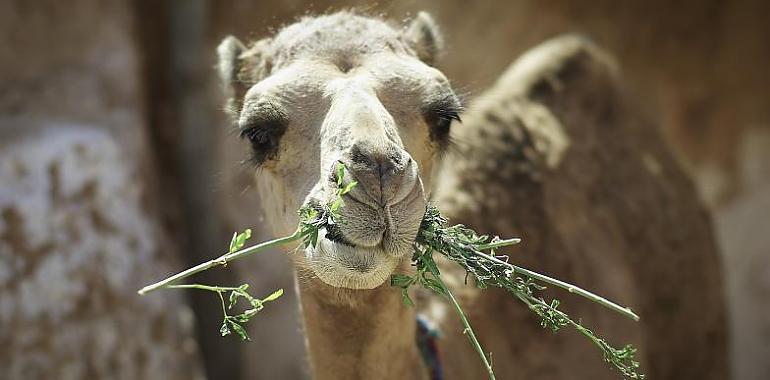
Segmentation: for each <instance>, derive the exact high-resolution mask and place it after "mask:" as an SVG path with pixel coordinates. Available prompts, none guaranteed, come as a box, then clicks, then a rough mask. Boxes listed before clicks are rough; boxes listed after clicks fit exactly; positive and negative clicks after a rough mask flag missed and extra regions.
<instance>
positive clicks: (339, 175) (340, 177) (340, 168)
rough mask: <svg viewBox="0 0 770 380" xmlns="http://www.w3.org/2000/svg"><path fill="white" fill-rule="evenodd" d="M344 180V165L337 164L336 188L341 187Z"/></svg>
mask: <svg viewBox="0 0 770 380" xmlns="http://www.w3.org/2000/svg"><path fill="white" fill-rule="evenodd" d="M344 180H345V165H344V164H343V163H342V162H338V163H337V187H342V182H343V181H344Z"/></svg>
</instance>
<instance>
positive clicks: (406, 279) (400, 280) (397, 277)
mask: <svg viewBox="0 0 770 380" xmlns="http://www.w3.org/2000/svg"><path fill="white" fill-rule="evenodd" d="M413 283H414V278H413V277H411V276H407V275H405V274H394V275H392V276H390V286H396V287H399V288H408V287H409V286H411V285H412V284H413Z"/></svg>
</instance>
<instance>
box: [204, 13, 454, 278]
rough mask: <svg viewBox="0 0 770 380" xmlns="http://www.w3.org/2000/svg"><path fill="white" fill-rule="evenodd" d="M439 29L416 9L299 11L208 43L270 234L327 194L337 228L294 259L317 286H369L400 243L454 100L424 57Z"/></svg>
mask: <svg viewBox="0 0 770 380" xmlns="http://www.w3.org/2000/svg"><path fill="white" fill-rule="evenodd" d="M441 41H442V39H441V36H440V35H439V33H438V31H437V28H436V26H435V24H434V22H433V20H432V19H431V17H430V16H429V15H427V14H425V13H420V14H419V15H418V16H417V17H416V18H415V19H414V20H413V21H411V23H410V24H409V25H406V26H404V27H399V26H394V25H391V24H388V23H386V22H385V21H382V20H379V19H376V18H370V17H363V16H359V15H356V14H353V13H350V12H340V13H335V14H331V15H325V16H320V17H312V18H310V17H309V18H305V19H302V20H300V21H299V22H297V23H295V24H292V25H289V26H287V27H285V28H283V29H282V30H280V31H279V32H278V33H277V34H276V35H275V36H273V37H270V38H266V39H263V40H260V41H257V42H255V43H253V44H252V45H251V46H249V47H247V46H245V45H243V44H242V43H240V42H239V41H238V40H237V39H235V38H234V37H227V38H226V39H225V40H224V41H223V42H222V43H221V44H220V46H219V48H218V54H219V70H220V75H221V77H222V79H223V81H224V82H225V85H226V87H227V88H228V89H229V92H230V95H231V98H230V100H229V101H228V109H229V110H230V111H231V112H232V116H233V119H234V120H235V121H237V125H238V129H239V133H240V135H241V136H242V137H243V139H244V140H245V141H246V142H247V143H248V144H250V145H251V150H252V158H251V162H252V163H253V165H254V166H255V168H256V169H255V176H256V183H257V188H258V191H259V194H260V197H261V202H262V205H263V208H264V211H265V214H266V217H267V219H268V223H269V224H270V225H271V226H272V228H273V232H274V233H276V234H287V233H291V232H293V231H294V230H295V229H296V226H297V222H298V215H297V210H298V209H299V208H300V207H301V206H303V205H308V204H311V205H312V204H324V203H327V202H330V200H332V199H334V197H335V194H336V190H337V188H338V170H337V167H338V164H339V163H342V164H344V166H345V167H346V169H347V170H346V171H345V173H344V175H343V178H342V182H343V185H344V184H347V183H349V182H350V181H357V182H358V185H357V186H355V187H354V188H353V190H352V191H351V192H350V193H348V194H346V195H344V198H343V201H344V205H343V206H342V208H341V210H340V218H339V220H338V221H337V222H338V223H337V228H336V230H335V231H334V232H333V233H325V234H323V235H324V236H321V238H319V243H318V245H317V246H316V247H315V248H308V249H306V251H305V254H304V255H296V256H299V257H298V258H297V259H296V264H297V265H298V266H299V267H300V268H302V269H307V270H310V271H311V272H312V274H314V275H315V276H317V277H318V278H319V279H321V280H322V281H323V282H325V283H326V284H328V285H331V286H334V287H338V288H350V289H372V288H375V287H377V286H379V285H381V284H382V283H383V282H384V281H385V280H386V279H387V278H388V277H389V275H390V274H391V273H392V272H393V271H394V270H395V269H396V268H397V266H398V265H399V263H401V262H402V261H403V259H404V257H406V256H408V255H409V254H410V253H411V251H412V250H411V245H412V243H413V241H414V239H415V237H416V234H417V231H418V228H419V226H420V222H421V219H422V216H423V214H424V212H425V205H426V196H427V194H426V189H430V182H431V172H432V170H433V167H434V160H435V159H436V157H437V156H438V154H439V153H440V152H441V150H442V149H443V147H444V146H445V145H446V144H447V142H448V137H449V126H450V124H451V122H452V120H454V119H458V113H459V111H460V103H459V101H458V98H457V96H456V95H455V93H454V92H453V91H452V88H451V87H450V85H449V82H448V81H447V79H446V78H445V77H444V75H443V74H442V73H441V72H440V71H438V70H437V69H435V68H434V67H432V64H433V63H434V61H435V59H436V56H437V54H438V53H439V51H440V48H441Z"/></svg>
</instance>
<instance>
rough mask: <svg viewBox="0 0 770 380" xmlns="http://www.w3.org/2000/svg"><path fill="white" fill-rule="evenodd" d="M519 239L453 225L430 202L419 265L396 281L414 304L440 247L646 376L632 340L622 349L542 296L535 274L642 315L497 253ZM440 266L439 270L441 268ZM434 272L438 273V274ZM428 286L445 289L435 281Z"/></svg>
mask: <svg viewBox="0 0 770 380" xmlns="http://www.w3.org/2000/svg"><path fill="white" fill-rule="evenodd" d="M503 242H504V243H503ZM517 242H518V241H517V240H516V239H508V240H505V241H503V240H500V239H499V238H498V237H494V238H491V239H490V238H489V237H488V236H483V235H482V236H479V235H477V234H476V232H475V231H473V230H471V229H469V228H466V227H465V226H463V225H454V226H449V225H448V220H447V219H446V218H444V217H443V216H441V214H440V213H439V211H438V209H437V208H435V207H434V206H430V205H429V206H428V208H427V210H426V213H425V216H424V217H423V222H422V225H421V226H420V232H419V233H418V236H417V239H416V241H415V254H414V256H413V258H412V260H413V264H414V265H415V266H416V267H417V275H415V277H409V276H403V275H395V276H394V278H395V280H393V279H391V284H392V285H394V286H398V287H401V288H402V291H403V294H404V299H405V303H406V304H407V305H409V304H412V302H411V300H407V299H408V294H407V288H408V287H409V286H410V285H412V284H415V283H420V284H422V285H423V286H426V284H428V282H426V281H422V280H420V279H419V278H416V277H420V276H424V273H425V272H426V271H427V272H429V273H434V269H433V267H435V263H434V262H433V259H432V258H430V259H428V258H427V257H428V256H429V255H430V254H432V253H433V252H434V251H435V252H439V253H441V254H443V255H444V256H446V257H447V258H448V259H450V260H451V261H453V262H455V263H456V264H458V265H460V266H461V267H462V268H463V269H465V271H466V272H467V273H469V274H470V275H472V276H473V278H474V279H475V284H476V286H477V287H479V288H481V289H484V288H487V287H488V286H496V287H499V288H503V289H505V290H507V291H509V292H510V293H511V294H512V295H513V296H514V297H516V298H517V299H519V300H520V301H522V302H523V303H524V304H526V305H527V306H528V307H529V309H530V310H532V311H533V312H534V313H535V314H537V315H538V316H539V317H540V319H541V325H542V326H543V327H545V328H548V329H550V330H551V331H553V332H556V331H558V330H560V329H561V328H562V327H565V326H568V325H569V326H572V327H573V328H575V329H576V330H577V331H578V332H580V333H581V334H583V335H584V336H586V337H588V338H589V339H590V340H591V341H592V342H593V343H594V344H595V345H596V346H597V347H598V348H599V350H600V351H601V352H602V354H603V357H604V360H605V361H606V362H608V363H610V364H612V365H613V366H615V367H616V368H617V369H618V370H619V371H620V372H621V373H622V374H623V375H624V376H626V377H628V378H630V379H643V378H644V375H643V374H642V373H640V372H638V369H639V362H637V361H636V360H635V359H634V354H635V353H636V349H635V348H634V347H633V346H631V345H627V346H625V347H624V348H622V349H616V348H613V347H612V346H610V345H609V344H607V342H606V341H605V340H603V339H601V338H599V337H597V336H596V335H595V334H594V333H593V332H592V331H591V330H589V329H587V328H585V327H584V326H582V325H581V324H580V323H578V322H575V321H574V320H573V319H571V318H570V317H569V316H568V315H567V314H566V313H564V312H563V311H561V310H559V309H558V306H559V303H560V302H559V301H558V300H552V301H551V302H550V303H549V302H546V301H545V300H544V299H542V298H541V297H538V296H537V295H536V292H537V291H540V290H543V289H545V287H544V286H542V285H539V284H537V283H536V282H535V280H540V281H542V282H546V283H548V284H553V285H556V286H559V287H562V288H565V289H567V290H569V291H570V292H573V293H576V294H580V295H583V296H584V297H586V298H588V299H590V300H592V301H594V302H597V303H599V304H601V305H603V306H605V307H608V308H610V309H611V310H614V311H617V312H618V313H620V314H623V315H625V316H627V317H629V318H631V319H634V320H638V319H639V317H638V316H637V315H636V314H634V313H633V312H632V311H631V310H630V309H629V308H624V307H621V306H618V305H617V304H615V303H612V302H610V301H608V300H606V299H605V298H603V297H600V296H598V295H595V294H593V293H590V292H588V291H586V290H583V289H580V288H578V287H577V286H574V285H571V284H567V283H565V282H563V281H560V280H556V279H553V278H551V277H548V276H545V275H542V274H539V273H536V272H532V271H529V270H526V269H524V268H520V267H517V266H514V265H512V264H509V263H507V262H505V261H502V260H500V259H498V258H496V257H495V256H494V249H495V248H498V247H500V246H503V245H510V244H515V243H517ZM482 249H490V250H491V251H492V254H491V255H487V254H484V253H482V252H480V250H482ZM435 271H436V272H437V271H438V268H436V269H435ZM517 273H518V274H521V276H515V274H517ZM435 276H436V277H437V275H435ZM407 278H409V280H407ZM426 287H427V288H429V289H432V290H434V291H437V292H438V293H441V292H440V291H438V290H437V289H434V287H432V286H426ZM455 303H456V302H455ZM460 313H461V317H462V318H461V319H463V322H464V324H465V326H466V330H467V329H470V325H469V324H467V323H466V318H464V313H462V312H461V311H460ZM469 339H471V340H472V342H473V343H474V346H475V347H476V350H477V352H479V354H480V355H481V356H482V358H483V359H484V364H485V366H486V367H487V370H488V372H490V378H491V379H493V378H494V375H493V374H492V372H491V371H492V369H491V366H490V365H489V364H488V362H487V360H486V357H485V356H484V353H483V350H481V349H480V346H479V344H478V341H476V340H475V335H469Z"/></svg>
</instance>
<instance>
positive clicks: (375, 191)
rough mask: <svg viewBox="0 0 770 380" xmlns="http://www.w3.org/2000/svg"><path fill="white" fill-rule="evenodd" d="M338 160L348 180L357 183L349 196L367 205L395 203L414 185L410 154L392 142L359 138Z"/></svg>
mask: <svg viewBox="0 0 770 380" xmlns="http://www.w3.org/2000/svg"><path fill="white" fill-rule="evenodd" d="M339 162H342V163H343V164H344V165H345V167H346V168H347V172H348V173H349V175H350V180H351V181H352V180H355V181H357V182H358V186H356V189H354V190H353V192H352V193H351V197H353V198H354V199H356V200H360V201H363V202H364V203H366V204H368V205H369V206H371V207H374V208H382V207H385V206H386V205H388V204H392V203H394V202H397V201H398V200H399V199H403V198H404V194H405V192H408V191H407V190H410V189H413V188H414V181H415V178H414V175H412V166H413V165H412V157H411V156H410V155H409V154H408V153H407V152H405V151H404V150H403V149H402V148H401V147H398V146H396V145H394V144H388V145H384V146H383V145H377V144H374V143H371V142H369V141H362V142H359V143H356V144H353V145H352V146H351V147H350V148H349V149H348V150H347V152H345V154H344V155H343V156H342V158H341V159H340V160H339Z"/></svg>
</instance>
